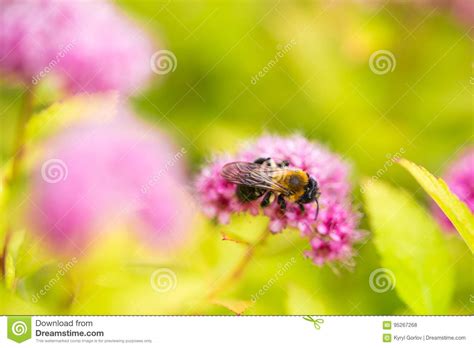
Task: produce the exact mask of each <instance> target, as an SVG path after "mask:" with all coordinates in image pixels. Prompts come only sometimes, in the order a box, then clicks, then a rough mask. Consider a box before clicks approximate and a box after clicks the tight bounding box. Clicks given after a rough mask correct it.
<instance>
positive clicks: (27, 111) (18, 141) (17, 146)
mask: <svg viewBox="0 0 474 348" xmlns="http://www.w3.org/2000/svg"><path fill="white" fill-rule="evenodd" d="M33 99H34V92H33V87H31V86H29V87H27V89H26V92H25V94H24V99H23V106H22V108H21V111H20V115H19V117H18V121H17V126H16V133H15V138H14V145H13V156H12V165H11V171H10V173H9V174H7V175H8V176H7V177H6V178H5V183H4V188H3V189H4V190H5V191H6V192H7V193H6V194H7V195H9V194H10V193H11V192H12V191H13V187H14V186H15V184H16V183H17V181H18V180H19V178H20V176H21V166H22V160H23V156H24V152H25V133H26V124H27V123H28V121H29V119H30V118H31V115H32V113H33ZM11 238H12V226H11V224H10V223H9V222H6V231H5V242H4V244H3V252H2V257H1V259H0V262H1V271H2V275H3V277H4V278H5V275H6V273H7V269H6V265H7V261H6V260H7V257H8V252H9V244H10V241H11Z"/></svg>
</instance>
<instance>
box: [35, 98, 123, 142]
mask: <svg viewBox="0 0 474 348" xmlns="http://www.w3.org/2000/svg"><path fill="white" fill-rule="evenodd" d="M117 105H118V96H117V94H115V93H102V94H91V95H89V94H87V95H86V94H82V95H77V96H74V97H71V98H69V99H66V100H65V101H62V102H58V103H55V104H53V105H51V106H50V107H48V108H46V109H45V110H43V111H41V112H39V113H37V114H35V115H34V116H33V117H32V118H31V119H30V120H29V121H28V123H27V125H26V143H27V145H33V144H34V143H35V142H37V141H41V140H44V139H46V138H47V137H49V136H51V135H53V134H56V133H57V132H59V131H61V130H63V129H65V128H67V127H70V126H72V125H74V124H77V123H78V122H81V123H83V122H87V121H94V122H107V121H108V120H110V119H111V118H113V117H114V116H115V115H116V113H117V112H116V111H117Z"/></svg>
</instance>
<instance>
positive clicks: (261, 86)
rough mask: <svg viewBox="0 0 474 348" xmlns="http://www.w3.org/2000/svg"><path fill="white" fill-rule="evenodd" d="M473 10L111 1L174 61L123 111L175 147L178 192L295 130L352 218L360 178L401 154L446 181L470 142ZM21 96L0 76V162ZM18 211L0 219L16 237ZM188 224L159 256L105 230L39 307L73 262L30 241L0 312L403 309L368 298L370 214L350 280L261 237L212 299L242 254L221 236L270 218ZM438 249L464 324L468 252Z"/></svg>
mask: <svg viewBox="0 0 474 348" xmlns="http://www.w3.org/2000/svg"><path fill="white" fill-rule="evenodd" d="M468 2H469V1H468V0H466V1H454V0H453V1H448V0H446V1H362V0H360V1H353V2H349V1H347V2H346V1H275V2H270V1H177V2H174V1H170V2H160V1H156V2H155V1H117V6H119V7H120V8H121V9H122V10H123V11H124V12H125V13H126V14H127V15H128V16H130V17H131V18H133V19H134V20H135V21H136V22H137V24H138V25H139V26H140V27H142V28H143V30H145V31H147V32H148V34H149V35H150V36H151V37H153V38H155V39H156V40H157V42H159V45H160V47H161V48H163V49H166V50H169V51H171V52H172V53H173V54H174V55H175V57H176V67H175V69H174V71H171V72H169V73H167V74H164V75H155V76H154V77H153V79H152V80H151V81H150V83H149V85H148V87H147V88H145V89H143V90H142V91H140V92H139V93H137V94H135V95H134V96H133V97H132V98H131V109H133V110H134V111H135V113H136V114H137V115H138V116H139V117H140V118H142V119H143V120H147V121H148V122H151V123H153V124H154V125H155V126H156V127H157V128H159V129H160V130H161V131H162V132H163V133H166V134H167V135H168V136H169V137H170V139H172V142H173V143H174V144H175V145H176V146H177V147H178V148H184V149H185V150H186V153H185V156H184V157H183V159H180V161H182V164H183V166H185V168H186V169H185V170H186V185H187V187H189V188H192V186H193V180H194V177H195V175H196V174H197V173H198V171H199V169H200V168H201V167H202V166H203V165H204V164H205V163H206V162H207V161H208V160H209V159H210V158H211V157H212V155H213V154H215V153H222V152H225V151H230V152H232V151H234V150H235V148H236V147H237V146H238V145H239V144H241V143H242V142H244V141H246V140H248V139H249V138H255V137H258V136H260V135H262V134H264V133H268V132H270V133H277V134H282V135H285V134H293V133H296V132H297V133H300V134H303V135H304V136H306V137H307V138H309V139H314V140H317V141H319V142H322V143H324V144H326V145H327V146H328V147H329V148H330V149H331V150H333V151H335V152H338V153H340V154H341V155H342V156H343V157H344V159H346V160H347V161H349V162H351V163H352V166H353V175H352V176H353V183H354V202H355V203H356V204H358V205H360V206H361V207H362V206H363V202H362V199H361V192H360V189H359V183H360V180H361V179H362V178H364V177H372V176H374V175H376V173H377V172H378V171H379V170H380V169H381V168H385V167H386V166H387V161H390V159H391V158H392V157H393V156H394V155H395V154H397V153H400V151H401V152H402V153H403V157H406V158H409V159H410V160H412V161H414V162H416V163H419V164H422V165H423V166H425V167H426V168H428V169H429V170H430V171H431V172H432V173H434V174H437V175H441V174H442V172H443V169H444V168H445V167H446V165H447V164H448V163H449V162H450V161H451V160H452V159H453V158H454V157H455V156H456V154H458V153H459V152H460V151H461V150H462V149H463V148H464V147H466V146H467V145H469V143H470V142H472V134H473V114H472V111H473V104H472V83H473V81H472V79H473V77H472V27H471V25H472V20H473V18H474V17H473V16H472V6H470V5H469V4H468ZM469 11H470V12H469ZM469 13H470V15H469ZM117 40H120V38H119V37H118V38H117ZM380 50H385V51H389V52H390V53H391V55H392V56H391V57H390V58H389V60H390V61H389V64H390V66H389V71H387V72H383V73H380V69H379V71H374V67H371V65H370V64H369V61H370V57H371V56H372V55H373V54H374V52H377V51H380ZM375 70H377V69H375ZM23 92H24V89H23V88H22V86H21V85H19V84H16V83H11V81H10V80H9V78H8V77H6V76H3V77H2V83H1V85H0V110H1V135H2V136H1V138H0V139H1V140H0V141H1V142H0V152H1V159H2V164H3V165H5V164H6V163H7V162H8V160H9V159H10V157H11V153H12V151H13V142H14V141H13V139H14V134H15V127H16V122H17V119H18V114H19V113H20V110H21V101H22V98H21V96H22V95H23ZM37 94H38V98H37V100H36V102H35V105H34V109H35V112H39V111H41V110H44V109H45V108H46V107H48V106H49V105H50V104H51V103H53V102H55V101H57V100H61V99H62V98H64V96H63V95H62V94H61V93H59V92H58V91H57V90H55V89H54V88H51V87H50V85H48V84H43V85H40V86H39V90H38V92H37ZM380 179H382V180H384V181H387V182H390V183H392V184H393V185H395V186H398V187H403V188H405V189H407V190H408V191H410V192H411V193H413V194H414V195H415V196H416V197H417V199H418V200H419V201H420V202H421V203H422V204H424V205H426V206H428V205H429V201H428V199H427V198H426V196H425V195H424V193H423V191H422V190H419V186H418V184H417V183H416V182H415V181H414V180H413V179H412V178H411V177H410V176H409V175H408V174H407V173H406V172H404V171H403V170H402V169H401V168H399V167H398V166H396V165H393V166H390V168H388V169H387V170H384V171H383V174H382V177H381V178H380ZM22 188H23V189H19V190H18V191H19V192H17V193H16V194H17V195H18V197H17V198H16V200H17V201H21V200H22V198H24V197H26V195H28V185H27V184H25V185H23V186H22ZM189 200H190V204H189V209H190V210H191V211H193V212H196V213H197V212H198V211H199V206H198V205H197V204H196V203H193V202H191V201H192V200H193V198H192V196H191V197H190V198H189ZM23 208H24V206H21V205H20V208H18V209H15V213H12V214H9V216H8V219H13V220H14V222H13V224H14V225H16V226H20V225H21V223H22V221H23V217H22V214H21V212H22V211H23ZM192 221H193V223H192V224H191V226H190V227H189V231H188V232H189V237H188V238H187V239H186V242H185V243H183V245H182V246H181V247H180V248H178V249H177V250H173V251H166V252H164V251H162V250H155V249H153V247H149V246H148V245H145V246H144V245H143V244H140V242H138V241H136V240H134V239H133V238H132V239H131V238H130V236H129V234H127V233H122V232H124V231H122V229H120V228H116V230H115V231H113V233H110V234H107V235H106V236H105V237H104V238H102V237H101V238H100V239H99V240H97V241H96V242H95V243H94V245H93V247H91V248H90V250H88V252H87V254H84V255H76V256H77V258H76V259H75V260H76V261H73V264H74V265H73V266H71V267H70V270H69V269H68V271H67V272H66V275H64V276H61V277H59V279H58V280H57V282H55V284H54V286H52V287H51V289H50V290H48V291H47V292H46V294H45V295H41V296H40V297H41V298H40V299H39V300H38V301H34V300H33V298H34V294H36V293H37V292H38V291H39V290H40V289H42V288H44V286H45V284H48V283H49V282H50V280H51V279H52V278H57V276H56V275H57V272H58V264H61V267H62V266H64V265H66V264H67V263H68V262H71V258H70V257H69V258H64V257H63V256H58V255H57V253H55V252H54V249H53V250H51V249H50V248H48V247H45V246H44V245H43V244H42V243H41V242H40V241H37V240H36V238H35V236H34V235H32V234H31V233H28V231H25V236H24V237H23V240H22V242H21V246H19V247H18V253H17V255H16V261H17V262H16V277H15V278H16V285H15V289H14V290H12V289H6V288H2V290H1V292H0V295H1V298H2V305H1V307H0V308H1V311H2V314H6V313H16V314H20V313H30V314H32V313H35V314H36V313H44V314H67V313H71V314H110V313H116V314H231V313H232V312H242V311H243V309H244V308H245V311H244V313H245V314H307V313H318V314H351V315H358V314H409V313H412V312H411V311H410V309H409V308H407V306H406V305H405V304H404V303H403V301H401V300H400V298H399V297H398V296H397V293H396V291H394V290H393V291H386V292H383V293H379V292H376V291H373V290H372V289H371V287H370V284H369V276H370V274H371V272H372V271H374V270H375V269H377V268H380V267H381V266H380V258H379V255H378V253H377V251H376V249H375V247H374V245H373V242H372V240H371V234H370V227H369V225H368V222H367V219H366V218H365V217H364V218H363V219H362V222H361V224H362V228H363V229H364V230H367V231H368V237H367V240H366V242H364V243H361V244H360V245H358V246H357V249H358V250H357V256H356V257H355V267H354V269H353V270H346V269H342V270H338V271H335V270H334V269H332V268H331V267H328V266H325V267H317V266H315V265H313V264H312V263H311V262H310V261H309V260H306V259H304V258H303V256H302V252H301V251H302V250H304V249H305V248H306V245H305V244H304V241H302V240H300V238H299V237H298V234H297V233H296V232H291V231H289V232H288V233H286V232H285V233H284V234H280V235H277V236H275V237H274V238H270V239H269V240H268V241H267V243H266V245H265V247H264V248H262V249H261V250H259V251H257V253H256V255H255V256H254V258H255V260H254V261H253V262H252V263H250V264H249V266H248V267H247V269H246V271H245V273H244V274H243V276H242V278H241V279H240V280H239V281H238V282H236V283H235V284H234V285H233V286H232V287H230V288H229V289H228V290H226V291H225V294H224V295H223V297H222V298H221V299H220V300H213V301H209V300H208V299H207V298H206V294H207V292H208V291H209V289H210V288H212V286H213V284H215V282H216V281H218V280H219V279H220V278H221V277H223V275H224V274H225V273H226V272H228V270H229V269H231V268H232V267H233V266H234V265H235V264H236V263H237V262H238V260H239V257H240V256H241V255H242V253H243V251H244V248H243V247H242V245H239V244H238V243H233V242H229V241H223V240H222V235H221V233H222V232H223V231H224V232H230V233H235V234H238V235H240V236H242V237H243V238H249V239H252V238H253V237H255V236H256V234H258V233H259V231H260V230H261V229H262V228H264V226H265V224H266V221H265V218H263V217H252V218H250V217H248V216H238V217H235V218H233V219H232V223H231V224H230V225H228V226H224V227H223V226H218V225H216V224H215V223H214V222H212V221H208V219H206V218H205V217H204V216H201V215H200V214H199V213H197V215H196V216H195V217H194V218H193V220H192ZM132 228H133V227H132ZM446 243H447V244H448V248H449V250H450V252H451V254H452V255H453V256H456V262H455V263H453V269H454V272H455V274H456V275H455V277H456V287H455V290H454V293H453V295H452V299H451V302H450V304H449V308H447V309H445V310H444V313H443V314H467V313H472V308H473V299H472V288H473V284H472V275H473V273H472V272H473V263H472V257H471V255H470V254H469V253H465V252H466V247H465V245H464V244H463V242H462V241H461V240H460V239H459V238H458V237H457V236H456V235H449V236H447V237H446ZM457 256H459V257H457ZM288 262H289V263H290V264H291V265H290V266H289V268H288V270H286V267H285V265H287V264H288ZM282 267H284V268H285V271H284V272H283V275H281V274H280V275H279V276H277V278H278V279H277V280H275V274H277V272H278V271H279V270H280V269H281V268H282ZM162 268H166V269H169V270H172V272H173V276H172V278H173V277H175V278H174V279H172V281H174V282H175V284H174V286H173V287H172V289H171V290H170V291H166V292H160V291H156V289H154V288H153V286H152V283H153V272H154V271H156V270H157V269H162ZM272 279H273V280H272ZM269 282H270V283H269ZM263 287H265V291H264V294H263V295H259V298H258V299H257V300H256V301H255V294H258V293H259V291H260V290H261V289H262V288H263Z"/></svg>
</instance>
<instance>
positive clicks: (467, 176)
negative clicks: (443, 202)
mask: <svg viewBox="0 0 474 348" xmlns="http://www.w3.org/2000/svg"><path fill="white" fill-rule="evenodd" d="M442 177H443V179H444V180H445V181H446V183H447V184H448V186H449V189H450V190H451V191H452V192H453V193H454V194H455V195H456V196H457V197H458V198H459V199H460V200H461V201H463V202H464V203H466V205H467V206H468V207H469V209H470V210H471V212H474V147H471V148H468V149H466V150H465V151H464V152H463V153H462V154H461V155H460V156H459V157H458V158H457V159H456V160H455V161H454V162H453V163H452V164H451V165H450V166H449V167H448V168H447V170H446V173H445V174H444V175H443V176H442ZM432 207H433V211H434V214H435V216H436V218H437V219H438V221H439V223H440V224H441V226H442V227H443V228H444V229H445V230H446V231H451V232H454V231H455V229H454V226H453V224H452V223H451V221H449V219H448V218H447V217H446V215H444V213H443V212H442V211H441V209H440V208H439V207H438V206H437V205H436V204H434V203H433V205H432Z"/></svg>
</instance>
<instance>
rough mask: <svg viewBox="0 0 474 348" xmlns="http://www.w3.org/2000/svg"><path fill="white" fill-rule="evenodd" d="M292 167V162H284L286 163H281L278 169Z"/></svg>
mask: <svg viewBox="0 0 474 348" xmlns="http://www.w3.org/2000/svg"><path fill="white" fill-rule="evenodd" d="M289 165H290V162H288V161H287V160H284V161H281V162H280V163H278V167H280V168H286V167H288V166H289Z"/></svg>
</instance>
